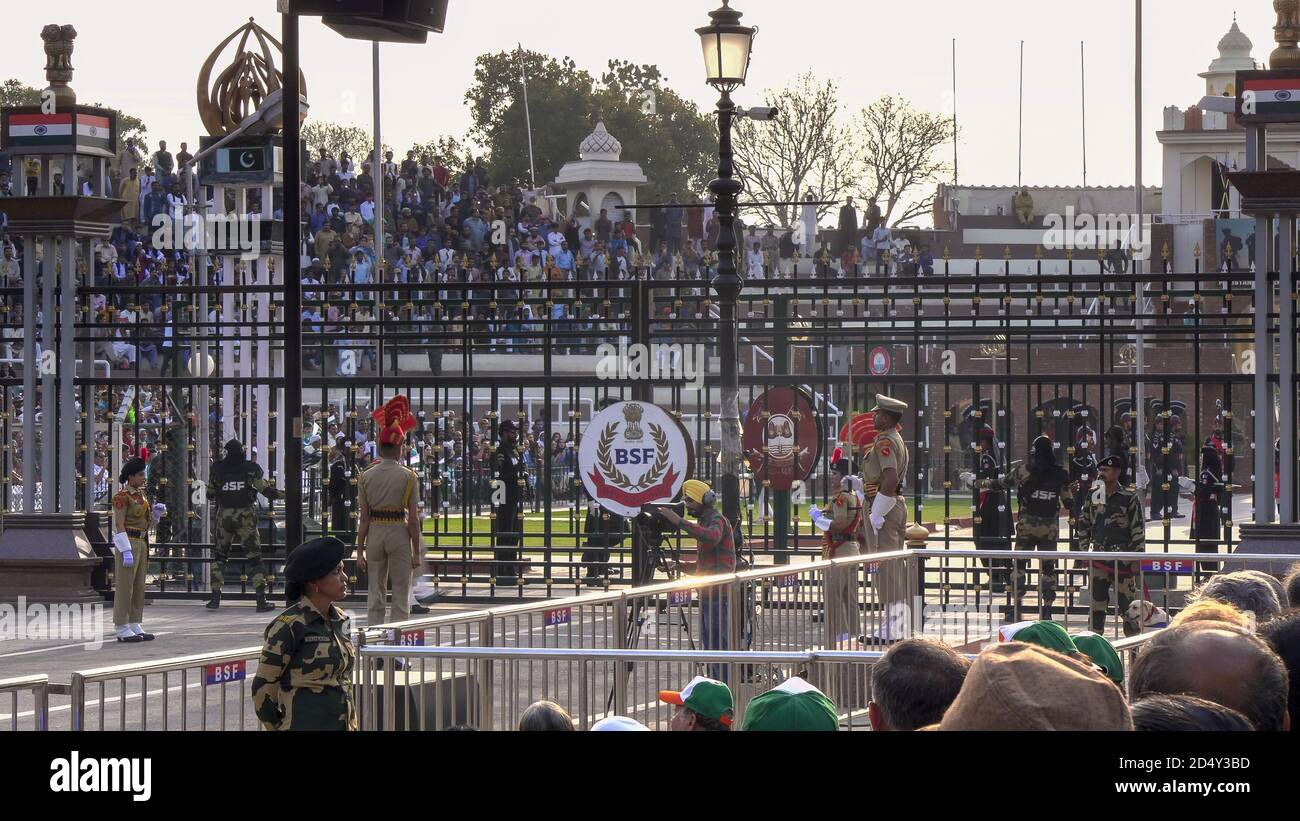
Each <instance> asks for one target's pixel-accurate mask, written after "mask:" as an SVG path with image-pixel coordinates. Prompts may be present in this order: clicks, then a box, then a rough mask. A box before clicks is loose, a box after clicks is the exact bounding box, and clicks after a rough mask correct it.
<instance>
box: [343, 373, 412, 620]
mask: <svg viewBox="0 0 1300 821" xmlns="http://www.w3.org/2000/svg"><path fill="white" fill-rule="evenodd" d="M374 419H375V422H376V424H377V425H378V427H379V434H378V440H379V457H380V458H379V461H377V462H375V463H374V464H373V465H371V466H370V467H368V468H366V470H365V472H364V473H362V474H361V479H360V482H359V483H358V485H359V492H358V494H357V500H358V501H359V502H360V507H361V518H360V526H359V527H358V529H357V551H358V557H357V568H358V569H359V570H362V571H368V573H369V576H370V589H369V594H368V597H367V600H366V602H367V609H366V617H367V622H366V623H367V624H369V625H376V624H383V623H384V597H385V595H386V594H387V593H388V589H389V586H390V584H391V587H392V591H393V604H392V608H391V614H392V617H391V618H390V619H389V621H405V620H406V619H408V618H410V616H411V609H410V608H411V605H410V601H411V575H412V572H413V571H414V570H415V568H417V567H419V566H420V559H421V557H422V554H423V552H424V551H423V549H422V546H421V544H420V541H421V533H420V514H419V509H418V504H419V493H418V492H417V488H418V485H419V480H418V479H417V477H416V475H415V471H413V470H411V469H410V468H408V467H406V466H404V465H403V464H401V461H400V460H401V458H402V447H403V445H404V444H405V442H406V434H407V433H409V432H410V431H411V430H412V429H413V428H415V426H416V425H417V424H418V423H417V422H416V419H415V417H414V416H412V415H411V405H410V401H409V400H408V399H407V398H406V397H405V396H396V397H394V398H393V399H392V400H391V401H389V403H388V404H387V405H384V406H383V407H382V408H380V409H379V410H377V411H375V413H374Z"/></svg>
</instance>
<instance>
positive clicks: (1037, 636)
mask: <svg viewBox="0 0 1300 821" xmlns="http://www.w3.org/2000/svg"><path fill="white" fill-rule="evenodd" d="M1008 640H1009V641H1024V642H1028V643H1030V644H1037V645H1038V646H1039V647H1046V648H1047V649H1048V650H1055V651H1056V652H1058V653H1064V654H1065V655H1067V656H1068V655H1071V654H1073V653H1077V652H1079V648H1078V647H1075V646H1074V642H1073V641H1072V640H1071V639H1070V634H1069V633H1067V632H1065V628H1064V627H1062V626H1061V625H1059V624H1057V623H1056V622H1054V621H1048V620H1044V621H1036V622H1033V623H1032V624H1028V625H1026V626H1024V627H1022V628H1020V629H1019V630H1017V631H1016V632H1015V633H1014V634H1013V635H1012V636H1011V637H1010V638H1009V639H1008Z"/></svg>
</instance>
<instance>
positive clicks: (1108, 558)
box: [904, 549, 1295, 646]
mask: <svg viewBox="0 0 1300 821" xmlns="http://www.w3.org/2000/svg"><path fill="white" fill-rule="evenodd" d="M1294 560H1295V557H1294V556H1287V555H1281V554H1232V555H1225V554H1205V553H1145V552H1082V551H1065V550H1062V551H1050V550H1045V551H1031V550H929V549H927V550H914V551H911V555H910V556H909V558H908V562H909V565H910V567H909V580H908V581H909V584H910V585H911V589H912V590H913V591H914V592H913V594H912V596H911V597H910V598H909V599H908V601H907V610H906V611H904V614H905V616H906V617H907V618H908V620H909V623H910V624H911V627H912V630H913V632H919V633H923V634H926V635H935V633H936V632H944V631H937V630H936V629H928V628H927V624H929V623H933V622H935V621H936V620H942V624H943V626H944V627H945V631H946V632H948V633H949V635H947V636H946V638H947V640H948V643H950V644H954V645H958V646H960V645H962V644H965V643H966V642H967V641H970V640H980V639H982V638H984V637H985V636H987V635H988V633H989V628H990V626H991V627H992V628H993V629H996V626H997V625H999V624H1010V623H1016V622H1021V621H1033V620H1036V619H1039V618H1050V619H1053V620H1055V621H1058V622H1060V623H1061V624H1062V626H1064V627H1065V629H1066V630H1067V631H1071V632H1074V631H1079V630H1094V631H1095V632H1098V633H1102V634H1103V635H1106V636H1108V637H1110V638H1111V639H1115V638H1117V637H1119V636H1122V635H1125V634H1126V632H1131V630H1132V627H1130V628H1129V630H1127V631H1126V630H1125V626H1124V619H1125V616H1126V615H1127V611H1128V610H1130V609H1132V610H1133V611H1134V612H1133V614H1132V617H1133V618H1134V619H1135V620H1136V622H1137V624H1138V626H1139V628H1140V629H1148V628H1150V627H1154V626H1156V625H1157V624H1158V623H1159V621H1160V619H1159V616H1160V611H1163V613H1164V614H1165V615H1166V616H1168V617H1169V618H1170V619H1172V618H1173V616H1175V615H1176V614H1177V613H1178V611H1180V610H1181V609H1182V608H1183V607H1184V606H1185V604H1186V600H1187V596H1188V594H1189V593H1190V592H1191V591H1192V589H1193V587H1194V586H1195V584H1196V583H1197V582H1198V580H1201V579H1204V578H1208V577H1209V576H1210V575H1212V574H1214V573H1216V572H1219V571H1220V568H1221V567H1222V566H1224V565H1229V566H1231V567H1233V568H1235V569H1240V568H1248V567H1256V566H1258V567H1260V568H1267V567H1268V566H1269V565H1271V564H1272V565H1276V564H1277V563H1279V562H1292V561H1294ZM999 582H1000V583H1001V587H1000V588H999V586H998V585H999ZM1094 584H1097V585H1099V586H1098V587H1097V588H1096V589H1097V590H1098V591H1100V593H1099V595H1098V598H1097V607H1096V610H1095V611H1094V610H1093V608H1092V605H1093V590H1094ZM1016 589H1021V590H1022V591H1023V593H1022V595H1016V593H1015V592H1014V591H1015V590H1016ZM1053 593H1054V595H1053ZM1100 594H1105V595H1104V598H1105V604H1104V606H1103V605H1102V598H1103V597H1102V596H1101V595H1100ZM1141 602H1147V603H1148V604H1142V603H1141ZM1148 605H1150V606H1148ZM1152 606H1153V607H1155V608H1159V611H1157V610H1153V609H1152ZM1094 612H1095V616H1094ZM954 625H956V626H957V627H958V629H959V630H964V631H965V632H964V634H963V635H962V636H957V637H954V636H952V635H951V632H952V628H953V626H954Z"/></svg>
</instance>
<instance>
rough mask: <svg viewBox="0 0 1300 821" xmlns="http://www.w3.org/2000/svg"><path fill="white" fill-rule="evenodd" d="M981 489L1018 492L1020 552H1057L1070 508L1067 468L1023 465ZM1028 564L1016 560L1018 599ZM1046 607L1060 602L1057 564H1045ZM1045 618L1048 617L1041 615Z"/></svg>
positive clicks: (1043, 593)
mask: <svg viewBox="0 0 1300 821" xmlns="http://www.w3.org/2000/svg"><path fill="white" fill-rule="evenodd" d="M979 487H981V488H998V489H1001V490H1013V489H1014V490H1016V491H1017V498H1018V499H1019V501H1020V515H1019V517H1017V519H1016V550H1056V549H1057V543H1058V542H1059V541H1060V538H1061V536H1060V528H1059V522H1060V515H1061V508H1062V507H1069V505H1070V503H1071V501H1072V500H1073V497H1072V496H1071V495H1070V476H1069V474H1068V473H1066V472H1065V470H1064V469H1060V468H1058V469H1056V470H1049V471H1046V472H1044V473H1035V472H1034V471H1032V470H1030V469H1029V467H1028V466H1027V465H1019V466H1017V467H1016V469H1015V470H1013V471H1012V472H1011V473H1010V474H1009V475H1007V476H1004V477H1002V478H1001V479H985V480H983V481H981V482H980V483H979ZM1028 564H1029V563H1028V562H1023V561H1018V560H1017V561H1016V563H1015V567H1014V568H1013V569H1012V571H1011V587H1012V589H1013V590H1014V591H1015V593H1016V596H1018V597H1019V596H1023V595H1024V591H1025V568H1026V567H1027V566H1028ZM1039 578H1040V582H1041V584H1042V590H1041V591H1040V595H1041V597H1042V606H1043V608H1044V609H1046V608H1047V607H1048V606H1050V605H1051V604H1052V602H1054V601H1056V589H1057V586H1058V584H1059V580H1058V578H1057V573H1056V562H1054V561H1044V562H1043V566H1042V572H1041V574H1040V577H1039ZM1040 615H1042V616H1043V618H1046V617H1047V616H1046V615H1045V614H1040Z"/></svg>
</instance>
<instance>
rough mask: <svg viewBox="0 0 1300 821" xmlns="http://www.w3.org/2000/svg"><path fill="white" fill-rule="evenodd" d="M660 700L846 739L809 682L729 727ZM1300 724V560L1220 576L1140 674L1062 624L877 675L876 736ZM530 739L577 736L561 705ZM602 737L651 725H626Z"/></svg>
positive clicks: (898, 658) (543, 712)
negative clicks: (1280, 575) (1280, 572)
mask: <svg viewBox="0 0 1300 821" xmlns="http://www.w3.org/2000/svg"><path fill="white" fill-rule="evenodd" d="M660 699H661V700H662V701H664V702H666V703H669V704H673V705H676V707H675V711H674V714H673V718H672V722H671V729H672V730H675V731H678V730H680V731H709V730H713V731H717V730H729V729H740V730H749V731H753V730H837V729H839V727H840V721H839V718H838V710H837V709H836V707H835V705H834V704H833V703H831V701H830V699H829V698H827V697H826V695H825V694H824V693H822V692H821V691H820V690H818V689H817V688H816V687H815V686H814V685H812V684H810V683H809V682H807V681H804V680H803V679H801V678H798V677H795V678H791V679H790V680H788V681H787V682H785V683H784V684H782V685H780V686H778V687H776V688H774V689H773V690H770V691H768V692H766V693H763V694H761V695H759V696H757V697H756V698H754V699H753V700H752V701H751V702H750V703H749V705H748V706H747V708H746V711H745V716H744V719H743V721H742V723H741V726H739V727H737V728H732V727H731V718H732V716H733V705H732V701H731V692H730V690H729V689H728V688H727V685H726V684H724V683H722V682H720V681H713V680H710V679H705V678H702V677H700V678H696V679H695V680H693V681H691V682H690V683H689V684H688V685H687V686H686V687H684V688H683V689H682V691H681V692H664V693H661V694H660ZM1298 717H1300V564H1296V565H1295V566H1293V567H1292V568H1291V570H1290V572H1289V573H1288V575H1287V576H1286V578H1285V580H1284V581H1281V582H1279V581H1278V579H1276V578H1275V577H1273V576H1271V575H1269V574H1267V573H1263V572H1260V571H1252V570H1247V571H1235V572H1230V573H1222V574H1219V575H1217V576H1214V577H1212V578H1211V579H1210V580H1209V581H1207V582H1206V583H1205V584H1204V585H1202V586H1201V587H1200V588H1198V589H1197V590H1196V591H1195V592H1194V593H1193V595H1192V597H1191V604H1190V605H1189V606H1188V607H1187V608H1186V609H1185V610H1183V611H1182V612H1180V613H1179V614H1178V616H1177V617H1176V618H1175V619H1174V621H1173V623H1172V624H1171V625H1170V626H1169V627H1167V628H1164V629H1161V630H1158V631H1156V632H1155V634H1154V635H1153V636H1152V637H1151V638H1150V639H1149V640H1148V641H1146V642H1145V643H1143V645H1142V646H1141V647H1140V648H1139V650H1138V651H1137V654H1136V658H1135V659H1134V661H1133V663H1132V665H1131V669H1129V670H1127V671H1126V670H1125V669H1124V663H1123V661H1122V659H1121V658H1120V655H1119V653H1118V652H1117V651H1116V650H1115V648H1114V647H1113V646H1112V645H1111V644H1110V642H1109V641H1108V640H1107V639H1105V638H1104V637H1102V636H1100V635H1097V634H1096V633H1091V632H1085V633H1080V634H1077V635H1073V636H1072V635H1070V634H1068V633H1066V631H1065V629H1064V628H1063V627H1062V626H1061V625H1060V624H1059V623H1056V622H1053V621H1040V622H1036V623H1033V624H1030V625H1028V626H1025V627H1022V628H1020V629H1019V630H1018V631H1017V632H1016V633H1015V634H1014V636H1013V640H1011V641H1008V642H1002V643H998V644H995V645H992V646H990V647H988V648H986V649H985V650H984V651H983V652H981V653H979V654H978V655H977V656H975V658H974V660H973V661H972V660H969V659H968V658H967V657H965V656H963V655H960V654H958V653H957V652H956V651H954V650H953V649H952V648H951V647H949V646H947V645H945V644H943V643H941V642H939V641H935V640H933V639H929V638H908V639H904V640H903V641H900V642H897V643H895V644H893V645H892V646H891V647H890V648H889V650H888V651H887V652H886V653H885V654H884V656H883V657H882V658H881V659H880V660H879V661H877V662H876V663H875V664H874V665H872V667H871V702H870V704H869V706H868V719H869V721H870V724H871V728H872V729H873V730H875V731H877V732H881V731H901V732H909V731H917V730H939V731H999V730H1001V731H1050V730H1101V731H1130V730H1138V731H1161V732H1168V731H1220V732H1222V731H1262V732H1278V731H1288V730H1290V731H1293V732H1294V731H1296V730H1297V723H1296V720H1297V718H1298ZM519 729H520V730H524V731H554V730H573V729H575V726H574V721H573V719H572V718H571V717H570V716H569V714H568V713H567V712H566V711H565V710H564V708H563V707H561V706H560V705H558V704H554V703H552V702H546V701H543V702H538V703H536V704H533V705H532V706H531V707H529V708H528V710H527V711H526V712H525V713H524V715H523V718H522V719H521V721H520V724H519ZM591 729H593V730H645V729H647V728H646V727H645V726H644V725H642V724H641V723H640V722H637V721H634V720H633V719H629V718H624V717H615V718H607V719H604V720H602V721H600V722H597V723H596V725H595V726H593V727H592V728H591Z"/></svg>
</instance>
